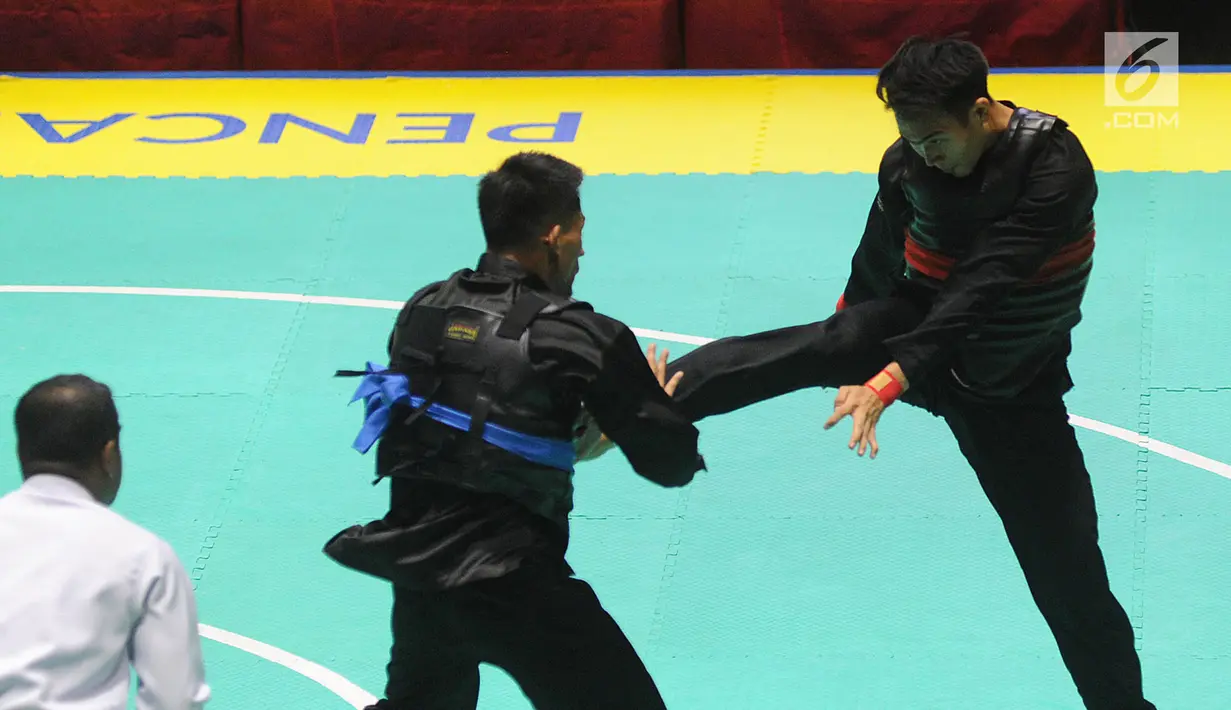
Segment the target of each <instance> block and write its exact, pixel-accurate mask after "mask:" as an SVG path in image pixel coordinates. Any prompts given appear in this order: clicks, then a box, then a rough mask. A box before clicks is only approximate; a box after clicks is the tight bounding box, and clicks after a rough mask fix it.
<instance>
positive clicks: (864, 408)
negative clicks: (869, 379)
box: [825, 385, 885, 458]
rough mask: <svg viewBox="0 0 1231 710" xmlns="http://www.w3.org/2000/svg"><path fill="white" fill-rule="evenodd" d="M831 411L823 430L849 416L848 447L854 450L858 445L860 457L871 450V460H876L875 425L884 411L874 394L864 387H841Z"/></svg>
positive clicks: (877, 449) (878, 446) (883, 405)
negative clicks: (849, 441) (849, 432)
mask: <svg viewBox="0 0 1231 710" xmlns="http://www.w3.org/2000/svg"><path fill="white" fill-rule="evenodd" d="M833 409H834V411H833V415H832V416H830V417H829V420H828V421H826V422H825V429H826V430H829V429H832V428H833V426H834V425H835V424H837V423H838V422H840V421H842V420H843V419H844V418H846V417H847V416H848V415H849V416H850V418H851V422H852V423H853V427H852V429H851V443H850V445H849V447H850V448H852V449H854V448H855V445H856V444H858V445H859V450H858V452H857V453H858V454H859V455H860V456H863V454H864V452H865V451H868V450H869V449H871V453H872V456H871V458H876V454H877V453H878V452H879V451H880V445H879V444H877V443H876V423H877V422H878V421H880V418H881V414H882V413H883V412H884V411H885V404H884V402H882V401H881V400H880V397H878V396H877V395H876V392H874V391H872V389H871V388H869V387H865V386H864V385H850V386H847V387H842V388H841V389H839V390H838V397H837V399H835V400H834V407H833Z"/></svg>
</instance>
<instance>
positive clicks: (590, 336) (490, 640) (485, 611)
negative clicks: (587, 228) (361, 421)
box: [326, 254, 704, 710]
mask: <svg viewBox="0 0 1231 710" xmlns="http://www.w3.org/2000/svg"><path fill="white" fill-rule="evenodd" d="M478 271H480V272H485V273H488V274H495V275H500V276H505V277H508V278H511V279H514V280H516V281H519V282H520V285H521V287H522V288H523V289H529V290H541V291H546V290H547V288H548V287H547V285H546V284H545V283H544V282H543V281H542V280H540V279H539V278H538V277H536V276H534V275H531V274H529V273H527V272H526V271H524V270H523V269H522V268H521V267H520V266H518V265H517V264H516V262H513V261H511V260H507V259H501V258H498V257H496V256H493V255H490V254H485V255H484V256H483V257H482V258H481V259H480V262H479V266H478ZM390 347H392V337H391V338H390ZM527 347H528V354H529V358H530V360H531V362H532V363H533V367H534V369H535V370H536V371H537V372H538V373H539V374H541V375H542V376H544V377H545V378H546V379H547V380H548V381H550V382H552V383H553V387H552V390H553V393H554V394H555V396H557V397H559V398H561V399H562V400H564V401H576V400H580V401H582V402H584V405H585V408H586V411H587V412H589V414H590V415H591V416H592V417H593V419H594V421H595V422H596V423H597V425H598V426H599V427H600V428H601V429H602V431H603V432H604V433H605V434H606V435H607V436H608V437H609V438H610V439H611V440H612V441H613V442H615V443H616V444H617V445H618V446H619V447H620V450H621V451H622V452H623V453H624V455H625V456H626V457H627V459H628V461H629V463H630V464H631V466H632V467H633V469H634V470H635V471H636V472H637V473H638V474H640V475H641V476H643V477H645V478H646V479H648V480H650V481H652V482H654V483H657V484H659V485H662V486H668V487H675V486H682V485H685V484H687V483H689V482H690V481H691V480H692V479H693V476H694V474H695V473H696V472H697V471H699V470H702V469H703V468H704V460H703V459H702V458H701V456H700V454H699V453H698V450H697V442H698V432H697V429H696V427H695V426H694V425H693V423H692V422H691V421H689V419H688V418H687V417H686V416H685V415H683V414H682V413H681V412H680V411H679V410H678V409H677V408H676V406H675V405H674V403H673V402H672V400H671V398H670V397H668V396H667V394H666V393H665V392H664V391H663V389H662V387H660V386H659V384H658V382H657V380H656V379H655V378H654V375H653V373H652V372H651V370H650V368H649V367H648V366H647V363H646V359H645V356H644V355H643V354H642V352H641V348H640V345H639V344H638V342H637V339H636V336H635V335H634V334H633V333H632V331H631V330H630V329H629V328H628V327H627V326H625V325H624V324H622V323H620V322H619V321H616V320H614V319H611V318H608V317H606V316H604V315H601V314H599V313H596V312H593V311H588V310H573V309H569V310H564V311H561V312H558V313H543V314H541V315H539V317H538V318H536V319H535V320H534V321H533V322H532V324H531V326H530V329H529V337H528V340H527ZM421 424H422V425H424V426H433V427H443V426H445V425H443V424H440V423H438V422H435V421H430V420H423V421H422V422H421ZM378 455H380V454H379V452H378ZM394 468H396V467H394ZM390 496H391V499H390V510H389V513H388V514H387V515H386V516H385V518H384V519H382V520H379V521H376V522H373V523H370V524H368V525H366V526H356V527H353V528H350V529H349V530H345V531H343V532H341V533H339V534H338V535H337V536H335V537H334V538H333V539H332V540H331V541H330V542H329V543H327V545H326V550H327V552H328V553H329V554H330V556H331V557H333V558H334V559H336V560H338V561H340V562H342V563H343V564H346V565H347V566H351V567H354V568H356V569H361V570H363V571H367V572H369V573H372V574H375V575H377V576H380V577H383V578H386V579H389V580H390V581H392V582H393V583H394V585H395V586H394V613H393V636H394V645H393V650H392V660H391V662H390V665H389V669H388V670H389V679H388V684H387V687H386V699H385V700H383V701H382V704H381V705H379V706H378V707H380V708H382V710H383V709H384V708H389V709H390V710H395V709H399V708H413V709H414V710H437V709H439V710H473V708H474V707H475V703H476V702H477V697H478V687H479V671H478V667H479V663H480V662H487V663H493V664H495V665H498V666H500V667H502V668H504V669H505V670H506V671H507V672H508V673H509V674H510V675H512V676H513V678H514V679H515V680H517V681H518V683H519V684H520V685H521V687H522V689H523V691H524V692H525V693H526V695H527V696H528V697H529V698H530V699H531V701H532V702H534V704H535V707H536V708H539V709H540V710H553V709H559V710H570V709H575V708H580V707H586V708H596V709H602V708H612V710H615V709H616V708H630V707H638V708H646V709H647V710H653V709H654V708H661V707H663V702H662V699H661V697H659V694H658V691H657V689H656V687H655V684H654V682H653V680H652V679H651V677H650V675H649V673H648V672H647V671H646V669H645V667H644V665H643V664H642V662H641V661H640V659H639V658H638V656H637V653H636V651H635V650H634V649H633V647H632V646H631V644H630V643H629V642H628V640H627V638H625V636H624V634H623V632H622V631H621V630H620V628H619V627H618V625H616V623H615V622H614V620H612V619H611V617H610V616H609V615H608V614H607V612H606V611H604V610H603V608H602V606H601V604H600V603H599V601H598V599H597V597H596V596H595V595H594V593H593V591H592V590H591V589H590V587H589V586H588V585H587V584H586V583H585V582H584V581H582V580H579V579H577V578H575V577H573V576H572V570H571V568H570V567H569V565H568V563H567V562H566V561H565V552H566V550H567V547H568V513H569V510H570V509H571V500H570V501H569V503H568V505H567V506H566V507H564V508H562V509H560V510H559V511H558V513H559V514H558V516H557V517H556V518H555V519H548V518H546V517H543V516H540V515H537V514H534V513H531V512H530V511H529V510H528V509H526V508H524V507H523V506H521V505H520V504H518V503H515V502H514V501H512V500H511V499H508V498H504V497H502V496H499V495H494V494H484V493H478V492H475V491H471V490H465V489H462V488H458V487H453V486H449V485H445V484H441V483H435V482H428V481H419V480H415V479H413V478H399V477H397V476H396V475H394V476H393V477H392V480H391V494H390Z"/></svg>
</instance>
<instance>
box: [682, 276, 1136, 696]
mask: <svg viewBox="0 0 1231 710" xmlns="http://www.w3.org/2000/svg"><path fill="white" fill-rule="evenodd" d="M921 315H922V314H921V312H920V310H919V309H918V308H917V307H916V306H914V305H912V304H911V303H910V302H907V301H902V300H889V299H886V300H883V301H875V302H869V303H865V304H860V305H858V306H854V307H851V308H847V309H845V310H843V311H841V312H839V313H837V314H835V315H834V316H832V317H831V318H829V319H827V320H825V321H822V322H819V323H813V324H810V325H803V326H796V327H790V328H782V329H779V330H773V331H768V332H765V333H758V334H753V335H749V336H744V337H734V338H724V339H722V340H718V341H715V342H713V343H710V344H708V345H705V346H702V347H701V348H698V349H697V350H694V351H693V352H691V353H689V354H688V355H686V356H684V357H682V358H679V359H678V360H676V361H675V362H673V363H671V365H670V369H671V371H672V372H675V371H680V370H682V371H683V372H684V378H683V380H681V382H680V385H679V388H678V389H677V390H676V394H675V400H676V401H677V402H678V403H679V405H680V406H681V407H682V408H683V409H684V411H685V412H687V413H688V414H689V415H690V416H691V417H692V418H693V420H694V421H697V420H700V419H703V418H705V417H707V416H712V415H715V414H722V413H724V412H730V411H733V410H735V409H738V408H741V407H746V406H748V405H750V404H754V403H756V402H760V401H763V400H767V399H771V398H773V397H777V396H779V395H782V394H786V393H788V392H792V391H795V390H798V389H801V388H804V387H839V386H842V385H857V384H861V383H863V382H865V381H866V380H867V379H869V378H870V377H872V376H873V375H875V374H876V373H877V372H879V371H880V369H881V368H883V367H884V366H885V365H887V364H888V363H889V361H890V355H889V353H888V352H887V350H886V349H885V348H884V346H883V345H882V341H883V340H884V339H885V338H886V337H889V336H891V335H894V334H897V333H903V332H907V331H909V330H910V329H912V328H913V327H914V325H915V324H916V323H918V322H919V319H920V318H921ZM1066 355H1067V353H1062V354H1061V355H1060V356H1059V357H1058V359H1057V360H1058V361H1057V362H1056V363H1054V364H1053V367H1051V368H1050V369H1049V370H1047V371H1046V372H1044V373H1043V374H1042V375H1041V376H1040V377H1039V378H1038V379H1037V381H1036V383H1035V384H1034V385H1033V386H1032V388H1031V389H1030V391H1027V392H1025V393H1023V396H1021V397H1018V398H1015V399H1013V400H1009V401H988V400H985V399H982V400H981V399H976V398H974V397H972V396H970V395H967V394H965V393H964V391H963V389H962V388H961V387H960V386H958V385H957V383H956V382H955V381H953V380H952V379H951V378H950V377H947V376H946V377H941V378H938V379H937V381H935V382H918V383H916V382H912V383H911V387H910V389H908V390H907V392H906V393H905V395H904V396H903V401H905V402H908V403H910V404H913V405H915V406H920V407H923V408H925V409H927V410H928V411H930V412H932V413H933V414H935V415H937V416H940V417H943V418H944V420H945V421H946V422H947V423H948V425H949V428H950V430H951V431H952V432H953V435H954V437H956V439H957V443H958V446H959V447H960V449H961V451H962V454H963V455H964V456H965V458H966V460H967V461H968V462H969V463H970V465H971V467H972V468H973V469H974V472H975V475H976V476H978V479H979V482H980V484H982V487H983V490H984V492H985V493H986V494H987V497H988V500H989V501H990V502H991V504H992V506H993V507H994V508H995V510H996V512H997V513H998V514H999V515H1000V519H1001V521H1002V522H1003V525H1004V529H1005V532H1006V533H1007V534H1008V540H1009V543H1010V545H1011V546H1012V548H1013V551H1014V553H1015V554H1016V556H1017V559H1018V562H1019V563H1020V565H1021V569H1022V571H1023V572H1024V574H1025V578H1026V583H1027V585H1028V586H1029V588H1030V592H1031V594H1032V595H1033V597H1034V601H1035V603H1036V605H1037V606H1038V609H1039V611H1040V612H1042V615H1043V618H1044V619H1045V620H1046V622H1047V624H1048V626H1049V627H1050V628H1051V631H1052V634H1053V635H1054V637H1055V639H1056V643H1057V645H1058V646H1059V649H1060V653H1061V656H1062V657H1063V659H1064V663H1065V665H1066V666H1067V668H1068V670H1069V672H1070V674H1071V675H1072V678H1073V681H1074V683H1075V684H1076V686H1077V690H1078V692H1079V693H1080V695H1081V697H1082V699H1083V700H1084V702H1085V705H1086V707H1087V708H1090V710H1153V708H1154V706H1153V705H1152V704H1150V703H1148V702H1147V701H1146V700H1145V699H1144V698H1143V696H1142V679H1141V665H1140V661H1139V660H1138V657H1137V652H1136V649H1135V647H1134V638H1133V629H1132V626H1131V624H1130V622H1129V618H1128V615H1127V614H1126V613H1125V612H1124V609H1123V607H1122V606H1121V605H1120V603H1119V602H1118V601H1117V600H1116V598H1115V596H1114V595H1113V594H1112V592H1111V589H1110V587H1109V585H1108V580H1107V570H1106V567H1105V564H1104V561H1103V555H1102V552H1101V550H1100V549H1099V544H1098V516H1097V513H1096V512H1095V502H1094V494H1093V491H1092V488H1091V484H1090V475H1089V473H1088V472H1087V470H1086V466H1085V462H1084V460H1083V457H1082V452H1081V449H1080V447H1079V446H1078V443H1077V438H1076V434H1075V432H1074V430H1073V427H1072V425H1071V424H1069V422H1068V413H1067V412H1066V410H1065V406H1064V402H1063V394H1064V392H1065V391H1066V390H1067V389H1068V386H1069V384H1070V383H1069V381H1068V370H1067V365H1066V364H1065V362H1064V360H1065V357H1066ZM822 416H824V415H822ZM818 426H819V424H818ZM1008 642H1009V643H1011V640H1008Z"/></svg>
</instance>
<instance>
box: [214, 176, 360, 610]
mask: <svg viewBox="0 0 1231 710" xmlns="http://www.w3.org/2000/svg"><path fill="white" fill-rule="evenodd" d="M350 198H351V189H349V188H348V189H347V191H346V192H345V193H344V195H343V199H342V205H341V207H340V208H339V209H338V211H337V213H336V214H335V215H334V217H333V219H332V220H331V221H330V225H329V231H328V232H327V233H326V235H325V249H324V252H325V254H324V258H323V259H322V260H321V262H320V264H319V266H318V267H317V269H316V274H315V275H314V276H313V277H312V278H311V279H309V280H308V282H307V283H306V284H305V287H304V294H305V295H310V294H311V293H312V292H314V291H315V290H316V288H317V287H318V286H319V285H320V283H321V282H322V281H323V280H324V279H325V276H326V274H327V273H328V270H329V264H330V263H331V262H332V260H333V257H334V255H335V252H336V250H337V244H338V243H339V242H340V240H339V238H338V234H337V230H338V226H339V225H340V224H341V223H342V220H343V218H344V217H345V216H346V211H347V208H348V207H349V206H350ZM309 305H311V304H308V303H304V302H300V303H298V304H297V306H296V308H295V312H294V314H292V316H291V322H290V324H289V325H288V327H287V330H286V335H285V336H284V337H283V340H282V345H281V347H280V348H279V350H278V355H277V357H276V358H275V359H274V364H273V366H272V368H271V370H270V374H269V378H268V380H267V381H266V383H265V388H264V389H263V390H262V392H261V399H260V402H259V403H258V404H257V410H256V412H255V413H254V414H253V415H252V420H251V421H250V422H249V424H248V431H247V433H246V434H245V435H244V441H243V444H241V445H240V449H239V453H238V454H236V457H235V462H234V463H233V464H232V466H231V472H230V474H229V475H228V477H227V482H226V487H225V488H224V489H223V493H222V496H221V500H219V502H218V506H217V508H215V510H214V514H213V516H212V519H213V521H214V522H213V523H211V524H210V525H209V526H208V527H207V528H206V533H205V539H204V541H202V543H201V547H200V549H199V551H198V554H197V558H196V560H195V561H194V563H193V566H192V572H191V575H190V576H191V578H192V587H193V589H194V590H198V591H199V588H200V585H201V582H202V581H203V579H204V577H205V567H206V565H207V563H208V562H209V559H210V555H211V554H212V553H213V550H214V547H215V546H216V544H217V542H218V538H219V537H220V536H221V534H222V525H223V523H224V522H226V515H227V513H228V512H229V511H230V508H231V502H232V501H233V500H234V498H235V493H236V491H237V490H238V489H239V487H240V485H241V484H242V483H243V480H244V474H245V473H246V469H247V466H248V463H249V457H250V456H251V455H252V450H253V448H254V447H255V445H256V443H257V442H258V441H259V438H260V434H261V431H262V429H263V428H264V425H265V419H266V417H267V416H268V414H269V409H270V405H271V403H272V401H273V397H274V393H275V392H276V391H277V389H278V386H279V385H280V384H281V382H282V375H283V373H284V372H285V370H286V363H287V360H288V359H289V358H290V354H291V349H292V346H293V344H294V343H295V341H296V340H297V339H298V337H299V330H300V327H301V326H302V325H303V321H304V318H305V317H306V316H307V313H308V306H309Z"/></svg>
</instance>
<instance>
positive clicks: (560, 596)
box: [377, 570, 666, 710]
mask: <svg viewBox="0 0 1231 710" xmlns="http://www.w3.org/2000/svg"><path fill="white" fill-rule="evenodd" d="M480 663H489V664H491V665H494V666H497V667H499V668H501V669H503V670H504V671H505V672H507V673H508V674H509V675H510V676H512V678H513V679H514V680H515V681H516V682H517V683H518V685H519V686H520V687H521V690H522V692H523V693H525V695H526V697H527V698H529V700H530V702H531V703H532V704H533V705H534V707H535V708H536V709H537V710H665V707H666V706H665V705H664V703H663V700H662V697H661V696H660V695H659V692H658V688H657V686H655V684H654V681H653V679H652V678H651V677H650V674H649V672H648V671H647V670H646V668H645V665H644V664H643V663H642V662H641V659H640V658H639V657H638V655H637V652H636V650H635V649H634V648H633V646H632V644H631V643H629V641H628V638H627V637H625V635H624V632H623V631H621V630H620V627H619V626H618V625H617V624H616V622H615V620H614V619H612V618H611V616H610V615H609V614H608V613H607V612H606V610H604V609H603V607H602V604H600V603H599V600H598V597H596V596H595V594H594V591H593V590H592V589H591V588H590V585H588V584H586V583H585V582H584V581H582V580H580V579H577V578H575V577H570V576H568V575H566V574H564V573H555V572H540V571H530V570H519V571H516V572H513V573H512V574H510V575H507V576H505V577H499V578H496V579H490V580H484V581H480V582H474V583H471V584H466V585H462V586H460V587H455V588H452V589H448V590H444V591H430V592H429V591H419V590H412V589H408V588H405V587H394V603H393V653H392V659H391V661H390V663H389V668H388V672H389V676H388V677H389V680H388V684H387V686H386V688H385V698H386V700H384V701H382V703H381V704H380V705H378V706H377V707H379V708H381V709H382V710H384V709H385V708H388V709H389V710H474V709H475V707H476V706H477V704H478V701H479V664H480Z"/></svg>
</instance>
